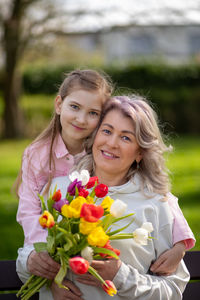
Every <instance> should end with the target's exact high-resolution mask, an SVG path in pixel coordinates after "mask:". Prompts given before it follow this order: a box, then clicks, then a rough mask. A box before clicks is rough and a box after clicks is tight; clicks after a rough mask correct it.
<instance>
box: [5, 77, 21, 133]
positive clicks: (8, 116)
mask: <svg viewBox="0 0 200 300" xmlns="http://www.w3.org/2000/svg"><path fill="white" fill-rule="evenodd" d="M20 85H21V82H20V80H19V78H17V76H16V75H15V74H13V75H11V74H6V76H5V84H4V97H3V98H4V114H3V120H4V127H3V137H4V138H19V137H23V136H24V132H23V130H22V129H23V124H22V123H23V118H22V113H21V111H20V109H19V104H18V100H19V94H20Z"/></svg>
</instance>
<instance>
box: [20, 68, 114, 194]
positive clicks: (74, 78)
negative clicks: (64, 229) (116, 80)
mask: <svg viewBox="0 0 200 300" xmlns="http://www.w3.org/2000/svg"><path fill="white" fill-rule="evenodd" d="M80 89H83V90H87V91H91V92H98V93H99V94H100V95H101V96H102V102H105V101H106V100H107V99H108V98H109V97H110V96H111V94H112V83H111V79H110V78H109V76H108V75H107V74H105V73H103V72H102V71H101V72H99V71H98V72H97V71H95V70H90V69H86V70H79V69H77V70H74V71H72V72H70V73H68V74H66V75H65V79H64V81H63V83H62V84H61V86H60V88H59V91H58V95H59V96H60V97H61V99H62V101H63V100H64V99H65V98H66V97H67V96H68V95H69V94H70V93H72V92H73V91H75V90H80ZM61 129H62V127H61V123H60V115H58V114H56V112H54V115H53V117H52V119H51V121H50V123H49V125H48V126H47V127H46V128H45V129H44V131H42V133H41V134H40V135H39V136H38V137H36V139H35V140H34V141H33V142H32V143H31V145H33V144H36V143H37V144H38V150H39V148H40V147H42V146H43V143H44V142H46V141H49V140H50V149H49V158H48V165H49V172H48V182H47V186H46V188H45V191H44V193H45V192H47V191H48V189H49V187H50V184H51V181H52V178H53V176H54V172H55V162H54V160H53V151H52V150H53V145H54V142H55V137H56V136H57V134H58V133H60V132H61ZM30 162H31V157H30V159H29V165H30ZM21 181H22V167H21V169H20V171H19V173H18V176H17V179H16V182H15V192H16V194H17V195H18V190H19V186H20V184H21Z"/></svg>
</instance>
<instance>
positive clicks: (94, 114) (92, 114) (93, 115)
mask: <svg viewBox="0 0 200 300" xmlns="http://www.w3.org/2000/svg"><path fill="white" fill-rule="evenodd" d="M90 115H91V116H92V117H98V116H99V114H98V113H97V112H96V111H90Z"/></svg>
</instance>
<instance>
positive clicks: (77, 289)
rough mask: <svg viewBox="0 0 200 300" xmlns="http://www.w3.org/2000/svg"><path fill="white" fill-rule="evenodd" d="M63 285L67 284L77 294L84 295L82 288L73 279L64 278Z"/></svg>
mask: <svg viewBox="0 0 200 300" xmlns="http://www.w3.org/2000/svg"><path fill="white" fill-rule="evenodd" d="M63 285H65V286H67V287H68V288H69V289H70V290H71V291H72V292H73V293H74V294H76V295H77V296H81V295H82V293H81V291H80V289H79V288H78V287H77V286H76V285H75V284H74V283H73V282H72V281H70V280H66V279H64V280H63Z"/></svg>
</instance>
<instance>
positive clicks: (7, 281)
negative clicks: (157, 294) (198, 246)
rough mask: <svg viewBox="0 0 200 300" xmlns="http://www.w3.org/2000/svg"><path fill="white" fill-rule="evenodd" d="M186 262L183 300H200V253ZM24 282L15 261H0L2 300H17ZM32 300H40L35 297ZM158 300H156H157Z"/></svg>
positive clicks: (192, 255)
mask: <svg viewBox="0 0 200 300" xmlns="http://www.w3.org/2000/svg"><path fill="white" fill-rule="evenodd" d="M184 261H185V263H186V265H187V268H188V270H189V272H190V275H191V280H190V282H189V283H188V285H187V287H186V290H185V291H184V294H183V300H199V299H200V251H190V252H187V253H186V255H185V257H184ZM21 285H22V282H21V281H20V279H19V277H18V276H17V273H16V266H15V260H5V261H0V292H2V291H3V292H4V293H3V294H0V300H16V299H18V298H17V297H16V291H17V290H18V289H19V288H20V287H21ZM31 300H38V295H34V296H33V297H32V298H31ZM155 300H156V299H155Z"/></svg>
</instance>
